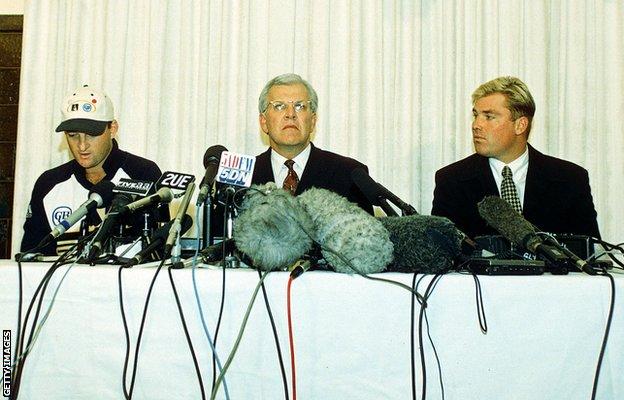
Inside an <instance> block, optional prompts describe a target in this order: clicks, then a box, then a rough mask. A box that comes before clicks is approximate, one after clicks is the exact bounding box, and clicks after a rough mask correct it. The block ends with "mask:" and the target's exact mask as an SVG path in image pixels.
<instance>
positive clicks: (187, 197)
mask: <svg viewBox="0 0 624 400" xmlns="http://www.w3.org/2000/svg"><path fill="white" fill-rule="evenodd" d="M194 190H195V182H191V183H190V184H189V185H188V187H187V188H186V191H185V192H184V197H182V201H181V202H180V206H179V207H178V213H177V214H176V217H175V219H174V220H173V224H172V225H171V228H170V229H169V235H168V236H167V241H166V242H165V258H166V257H167V256H169V254H170V253H171V249H172V248H173V246H174V244H175V242H176V238H178V236H179V235H180V231H181V229H182V219H183V218H184V216H185V215H186V210H187V209H188V206H189V203H190V201H191V196H192V195H193V191H194Z"/></svg>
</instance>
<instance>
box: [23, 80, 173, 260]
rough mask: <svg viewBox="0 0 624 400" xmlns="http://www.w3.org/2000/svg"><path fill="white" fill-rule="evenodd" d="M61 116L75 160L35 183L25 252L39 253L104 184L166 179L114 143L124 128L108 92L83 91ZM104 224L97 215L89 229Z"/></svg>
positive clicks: (45, 251)
mask: <svg viewBox="0 0 624 400" xmlns="http://www.w3.org/2000/svg"><path fill="white" fill-rule="evenodd" d="M61 113H62V121H61V123H60V124H59V126H58V127H57V128H56V131H57V132H64V133H65V138H66V139H67V144H68V146H69V150H70V151H71V153H72V155H73V156H74V159H73V160H71V161H69V162H67V163H65V164H63V165H60V166H58V167H56V168H53V169H50V170H48V171H46V172H44V173H43V174H42V175H41V176H40V177H39V178H38V179H37V181H36V182H35V186H34V188H33V192H32V196H31V200H30V204H29V207H28V214H27V215H26V222H25V223H24V236H23V238H22V244H21V251H28V250H30V249H32V248H34V247H35V246H36V245H37V244H38V243H39V242H40V241H41V239H43V238H44V237H45V236H46V235H47V234H48V233H50V231H51V230H52V227H54V226H56V225H57V224H58V223H59V222H60V221H61V220H62V219H63V218H64V217H66V216H67V215H68V214H69V213H71V212H73V211H75V210H76V209H77V208H78V207H79V206H80V205H81V204H82V203H83V202H85V201H86V200H87V198H88V195H89V191H90V190H91V189H92V188H93V186H94V185H95V184H97V183H98V182H100V181H102V180H109V181H112V182H114V183H116V182H118V181H119V179H121V178H130V179H137V180H143V181H152V182H156V181H157V180H158V178H159V177H160V175H161V171H160V168H158V166H157V165H156V163H154V162H153V161H150V160H147V159H145V158H142V157H139V156H136V155H133V154H130V153H128V152H125V151H122V150H120V149H119V146H118V144H117V141H116V140H115V139H114V137H115V136H116V134H117V131H118V129H119V126H118V123H117V121H116V120H115V116H114V107H113V103H112V101H111V100H110V98H109V97H108V96H107V95H106V93H104V92H103V91H101V90H98V89H95V88H93V87H90V86H87V85H85V86H83V87H79V88H77V89H76V90H74V91H72V92H70V93H69V94H68V96H67V97H66V98H65V100H64V101H63V104H62V106H61ZM159 219H160V218H159ZM100 222H101V218H100V217H99V215H98V214H97V212H95V210H92V212H91V213H90V214H88V215H87V217H86V223H87V224H88V225H97V224H99V223H100ZM83 223H84V221H83ZM80 225H81V224H75V225H74V226H73V227H71V228H70V229H69V230H68V231H67V232H68V233H70V235H68V236H70V237H71V233H72V232H74V234H73V235H74V236H76V237H77V236H78V235H77V233H78V232H79V230H80ZM66 235H67V234H66ZM56 245H57V243H55V242H52V243H50V244H49V245H48V246H46V247H45V248H43V249H40V250H39V252H41V253H43V254H46V255H53V254H56V253H57V248H56ZM59 250H60V248H59Z"/></svg>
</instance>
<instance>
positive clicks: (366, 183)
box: [351, 168, 418, 216]
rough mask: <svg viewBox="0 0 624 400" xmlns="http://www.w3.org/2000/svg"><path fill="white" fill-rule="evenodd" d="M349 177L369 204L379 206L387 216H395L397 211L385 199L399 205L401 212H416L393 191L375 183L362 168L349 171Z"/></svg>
mask: <svg viewBox="0 0 624 400" xmlns="http://www.w3.org/2000/svg"><path fill="white" fill-rule="evenodd" d="M351 179H353V182H354V183H355V185H356V186H357V187H358V188H359V189H360V190H361V191H362V193H364V196H366V198H367V199H368V201H370V202H371V204H373V205H375V206H378V207H381V209H382V210H384V212H385V213H386V215H388V216H397V215H398V214H397V212H396V211H394V209H393V208H392V207H391V206H390V205H389V204H388V202H387V201H389V202H391V203H392V204H394V205H396V206H397V207H399V209H400V210H401V214H403V215H414V214H418V212H417V211H416V209H415V208H414V207H412V206H411V205H409V204H407V203H406V202H404V201H403V200H401V199H400V198H399V197H398V196H396V195H395V194H394V193H392V192H391V191H389V190H388V189H386V188H385V187H383V186H382V185H381V184H379V183H377V182H376V181H375V180H373V178H371V177H370V175H368V173H367V172H366V171H365V170H364V169H363V168H356V169H354V170H353V171H352V172H351ZM386 200H387V201H386Z"/></svg>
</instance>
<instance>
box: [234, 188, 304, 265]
mask: <svg viewBox="0 0 624 400" xmlns="http://www.w3.org/2000/svg"><path fill="white" fill-rule="evenodd" d="M313 229H314V225H313V223H312V220H311V219H310V216H309V215H308V213H306V211H305V209H304V208H303V207H302V206H301V204H300V203H299V202H298V201H297V197H294V196H292V195H291V194H290V192H287V191H285V190H283V189H281V188H280V189H278V188H277V186H276V185H275V183H273V182H269V183H267V184H265V185H254V186H252V188H251V189H250V190H249V191H247V194H246V195H245V198H244V200H243V203H242V205H241V211H240V214H239V215H238V218H236V220H234V226H233V236H234V240H235V241H236V247H237V248H238V249H239V250H240V251H242V252H243V253H244V254H246V255H247V256H248V257H249V258H250V259H251V260H252V262H253V264H254V266H256V267H258V268H259V269H261V270H264V271H272V270H277V269H283V268H285V267H287V266H289V265H291V264H292V263H294V262H295V261H297V260H298V259H299V258H300V257H301V256H302V255H303V254H305V253H306V252H307V251H309V250H310V249H311V248H312V238H311V237H310V236H309V235H308V233H309V232H312V231H313Z"/></svg>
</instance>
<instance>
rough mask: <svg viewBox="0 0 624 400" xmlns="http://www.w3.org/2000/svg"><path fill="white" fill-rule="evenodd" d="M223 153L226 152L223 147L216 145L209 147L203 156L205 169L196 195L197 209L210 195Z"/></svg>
mask: <svg viewBox="0 0 624 400" xmlns="http://www.w3.org/2000/svg"><path fill="white" fill-rule="evenodd" d="M224 151H228V149H226V148H225V147H224V146H221V145H220V144H217V145H215V146H210V147H209V148H208V150H206V153H205V154H204V168H206V172H205V174H204V179H202V181H201V185H200V188H199V189H200V190H199V194H198V195H197V203H196V205H197V206H198V207H199V206H201V205H202V204H204V202H205V201H206V199H207V198H208V194H209V193H210V189H211V188H212V184H213V183H214V180H215V177H216V176H217V172H218V171H219V160H220V159H221V153H223V152H224Z"/></svg>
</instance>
